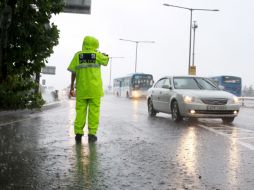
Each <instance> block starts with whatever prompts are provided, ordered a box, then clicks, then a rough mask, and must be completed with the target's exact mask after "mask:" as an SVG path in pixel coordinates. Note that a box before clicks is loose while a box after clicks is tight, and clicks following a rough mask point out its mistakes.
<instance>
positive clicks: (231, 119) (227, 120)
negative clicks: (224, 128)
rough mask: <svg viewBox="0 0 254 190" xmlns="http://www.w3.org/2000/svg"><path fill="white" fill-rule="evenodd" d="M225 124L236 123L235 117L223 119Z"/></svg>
mask: <svg viewBox="0 0 254 190" xmlns="http://www.w3.org/2000/svg"><path fill="white" fill-rule="evenodd" d="M221 119H222V121H223V123H232V122H233V121H234V119H235V118H234V117H223V118H221Z"/></svg>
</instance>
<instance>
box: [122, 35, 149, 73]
mask: <svg viewBox="0 0 254 190" xmlns="http://www.w3.org/2000/svg"><path fill="white" fill-rule="evenodd" d="M119 40H122V41H127V42H133V43H136V55H135V73H136V72H137V62H138V60H137V59H138V58H137V55H138V44H139V43H154V41H135V40H126V39H122V38H120V39H119Z"/></svg>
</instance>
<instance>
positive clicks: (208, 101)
mask: <svg viewBox="0 0 254 190" xmlns="http://www.w3.org/2000/svg"><path fill="white" fill-rule="evenodd" d="M201 100H202V102H203V103H205V104H208V105H225V104H227V101H228V99H226V98H213V99H201Z"/></svg>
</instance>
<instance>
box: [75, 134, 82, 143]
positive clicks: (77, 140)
mask: <svg viewBox="0 0 254 190" xmlns="http://www.w3.org/2000/svg"><path fill="white" fill-rule="evenodd" d="M75 140H76V143H81V140H82V135H81V134H76V136H75Z"/></svg>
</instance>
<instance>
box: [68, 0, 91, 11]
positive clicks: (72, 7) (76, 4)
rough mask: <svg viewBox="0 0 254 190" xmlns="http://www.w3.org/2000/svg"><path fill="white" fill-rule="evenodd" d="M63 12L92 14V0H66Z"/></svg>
mask: <svg viewBox="0 0 254 190" xmlns="http://www.w3.org/2000/svg"><path fill="white" fill-rule="evenodd" d="M63 12H65V13H78V14H91V0H64V8H63Z"/></svg>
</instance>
